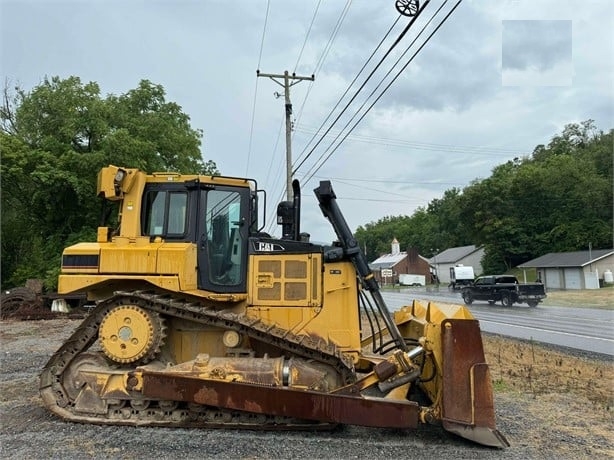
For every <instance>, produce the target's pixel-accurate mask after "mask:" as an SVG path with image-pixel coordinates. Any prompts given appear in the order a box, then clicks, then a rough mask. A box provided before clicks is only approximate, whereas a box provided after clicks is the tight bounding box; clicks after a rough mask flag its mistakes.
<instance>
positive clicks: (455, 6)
mask: <svg viewBox="0 0 614 460" xmlns="http://www.w3.org/2000/svg"><path fill="white" fill-rule="evenodd" d="M462 1H463V0H458V2H457V3H456V4H455V5H454V6H453V7H452V9H451V10H450V11H449V12H448V14H447V15H446V16H445V17H444V18H443V20H442V21H441V22H440V23H439V24H438V25H437V27H435V30H433V32H431V34H430V35H429V36H428V37H427V38H426V40H425V41H424V42H423V43H422V45H420V47H419V48H418V50H417V51H416V52H415V53H414V54H413V55H412V57H411V58H410V59H409V60H408V61H407V63H406V64H405V65H404V66H403V67H402V68H401V69H400V70H399V71H398V72H397V74H396V75H395V76H394V78H393V79H392V80H391V81H390V83H389V84H388V85H387V86H386V87H385V88H384V90H383V91H382V92H381V93H380V95H379V96H378V97H377V98H376V99H375V101H373V103H372V104H371V105H370V106H369V107H368V108H367V110H366V111H365V113H364V114H363V115H362V116H361V117H360V118H359V119H358V121H357V122H356V123H354V125H353V126H352V127H351V128H350V130H349V131H348V132H347V133H346V135H345V136H344V137H343V138H342V139H341V141H340V142H339V144H337V146H336V147H335V148H334V149H333V150H332V151H331V152H330V153H329V154H328V155H327V156H326V158H325V159H324V160H323V161H322V162H321V163H320V165H319V166H318V167H317V168H316V169H315V170H314V171H313V173H311V175H310V176H309V177H308V178H307V179H306V181H305V182H308V181H309V180H310V179H311V178H312V177H313V175H314V174H315V173H316V172H317V171H318V170H319V169H320V168H321V167H322V166H323V165H324V163H326V161H328V159H329V158H330V157H331V156H332V154H333V153H335V152H336V151H337V149H338V148H339V146H340V145H341V144H342V143H343V141H344V140H345V139H346V138H347V136H349V134H350V133H351V132H352V131H353V130H354V129H355V128H356V126H358V124H359V123H360V122H361V121H362V120H363V119H364V117H365V116H366V115H367V113H369V111H370V110H371V109H372V108H373V106H374V105H375V104H376V103H377V102H378V101H379V100H380V99H381V98H382V96H383V95H384V94H385V93H386V91H388V89H389V88H390V86H392V84H393V83H394V82H395V81H396V80H397V78H398V77H399V75H401V73H402V72H403V71H404V70H405V69H406V68H407V66H408V65H409V64H410V63H411V62H412V61H413V60H414V58H415V57H416V56H417V55H418V53H420V51H422V49H423V48H424V46H425V45H426V44H427V43H428V42H429V41H430V40H431V38H432V37H433V35H435V34H436V33H437V32H438V31H439V29H440V28H441V26H442V25H443V24H444V23H445V22H446V21H447V20H448V18H449V17H450V16H451V15H452V13H453V12H454V11H455V10H456V8H457V7H458V6H459V5H460V4H461V2H462ZM446 3H447V0H446ZM444 4H445V3H444ZM312 169H313V168H312Z"/></svg>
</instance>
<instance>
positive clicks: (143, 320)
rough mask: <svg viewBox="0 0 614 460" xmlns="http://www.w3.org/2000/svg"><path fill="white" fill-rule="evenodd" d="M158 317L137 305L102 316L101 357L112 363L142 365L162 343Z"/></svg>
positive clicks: (155, 352) (149, 359) (118, 307)
mask: <svg viewBox="0 0 614 460" xmlns="http://www.w3.org/2000/svg"><path fill="white" fill-rule="evenodd" d="M164 329H165V327H164V322H163V320H162V318H161V317H160V315H159V314H158V313H157V312H154V311H148V310H146V309H144V308H142V307H139V306H137V305H119V306H117V307H115V308H113V309H112V310H110V311H109V312H107V314H106V315H105V316H104V318H103V319H102V321H101V323H100V328H99V332H98V339H99V341H100V346H101V348H102V351H103V352H104V354H105V355H106V356H107V357H108V358H109V359H111V360H112V361H114V362H116V363H123V364H127V363H136V362H139V363H146V362H148V361H151V360H152V359H153V358H155V356H156V355H157V354H158V353H159V351H160V348H161V347H162V345H163V343H164V338H165V333H164Z"/></svg>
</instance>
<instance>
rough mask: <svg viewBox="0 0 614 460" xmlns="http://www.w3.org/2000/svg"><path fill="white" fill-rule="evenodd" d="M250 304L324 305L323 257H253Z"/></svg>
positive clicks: (251, 262)
mask: <svg viewBox="0 0 614 460" xmlns="http://www.w3.org/2000/svg"><path fill="white" fill-rule="evenodd" d="M249 265H250V267H252V270H251V273H250V285H249V298H250V300H249V302H250V304H252V305H262V306H271V307H299V306H306V307H314V306H319V305H321V289H320V287H319V286H320V283H321V265H322V256H321V255H320V254H270V255H269V254H267V255H254V256H250V264H249Z"/></svg>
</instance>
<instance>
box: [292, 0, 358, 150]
mask: <svg viewBox="0 0 614 460" xmlns="http://www.w3.org/2000/svg"><path fill="white" fill-rule="evenodd" d="M351 4H352V0H348V1H347V2H346V4H345V6H344V7H343V10H342V11H341V15H340V16H339V18H337V23H336V24H335V27H334V28H333V32H332V33H331V35H330V37H329V38H328V42H327V43H326V46H325V47H324V51H323V52H322V54H321V55H320V58H319V59H318V63H317V64H316V67H315V70H314V71H313V72H312V74H313V75H317V74H318V73H319V72H320V69H321V67H322V66H323V65H324V62H325V61H326V58H327V57H328V53H329V52H330V50H331V49H332V45H333V43H334V41H335V38H337V33H338V32H339V30H340V29H341V25H342V24H343V21H344V19H345V17H346V15H347V12H348V10H349V9H350V5H351ZM312 88H313V83H309V86H308V87H307V92H306V93H305V98H304V99H303V102H302V103H301V108H300V109H299V111H298V116H297V117H296V125H297V126H298V125H299V123H300V120H301V116H302V115H303V109H304V108H305V104H306V103H307V99H308V98H309V95H310V94H311V89H312ZM329 116H330V115H329ZM314 137H315V136H314ZM303 151H304V149H303ZM301 154H302V152H301ZM299 156H300V155H299Z"/></svg>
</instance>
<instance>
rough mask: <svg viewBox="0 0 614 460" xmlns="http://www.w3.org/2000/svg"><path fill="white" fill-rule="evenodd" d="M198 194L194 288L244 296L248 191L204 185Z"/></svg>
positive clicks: (245, 290) (245, 284) (238, 188)
mask: <svg viewBox="0 0 614 460" xmlns="http://www.w3.org/2000/svg"><path fill="white" fill-rule="evenodd" d="M199 193H200V194H199V200H198V202H199V204H198V231H197V233H198V235H197V236H198V238H197V245H198V288H199V289H204V290H207V291H212V292H219V293H228V292H230V293H234V292H247V287H246V286H247V281H246V279H247V238H248V236H249V235H248V232H249V216H250V213H249V204H250V201H249V196H250V194H249V189H247V188H240V187H229V186H214V187H211V186H210V185H208V186H207V188H205V189H201V190H200V192H199Z"/></svg>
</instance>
